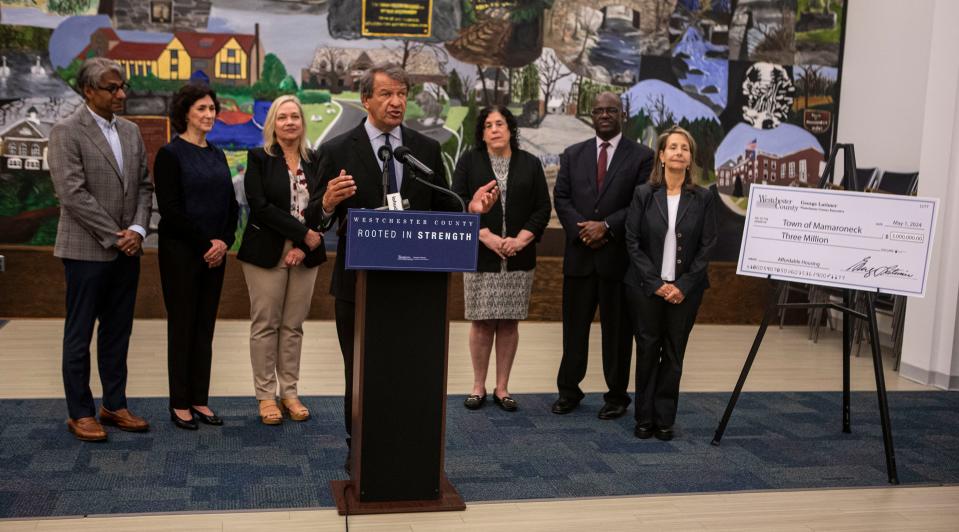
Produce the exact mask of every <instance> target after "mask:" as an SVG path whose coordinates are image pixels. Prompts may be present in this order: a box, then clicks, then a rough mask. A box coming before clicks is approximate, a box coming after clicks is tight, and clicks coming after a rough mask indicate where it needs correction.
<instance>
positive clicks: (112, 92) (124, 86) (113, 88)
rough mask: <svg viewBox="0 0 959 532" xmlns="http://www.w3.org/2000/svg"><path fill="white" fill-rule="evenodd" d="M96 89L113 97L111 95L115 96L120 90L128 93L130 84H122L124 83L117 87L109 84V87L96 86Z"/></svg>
mask: <svg viewBox="0 0 959 532" xmlns="http://www.w3.org/2000/svg"><path fill="white" fill-rule="evenodd" d="M97 88H98V89H100V90H102V91H107V92H109V93H110V95H111V96H113V95H116V93H117V91H118V90H122V91H123V92H128V91H129V90H130V84H129V83H126V82H124V83H121V84H119V85H113V84H111V85H107V86H106V87H99V86H98V87H97Z"/></svg>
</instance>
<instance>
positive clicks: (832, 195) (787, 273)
mask: <svg viewBox="0 0 959 532" xmlns="http://www.w3.org/2000/svg"><path fill="white" fill-rule="evenodd" d="M938 207H939V201H938V200H937V199H934V198H917V197H912V196H896V195H889V194H867V193H862V192H845V191H835V190H822V189H803V188H795V187H778V186H769V185H752V186H751V187H750V190H749V208H748V210H747V212H746V227H745V228H744V230H743V240H742V246H741V247H740V250H739V265H738V267H737V270H736V273H738V274H741V275H752V276H757V277H767V276H768V277H772V278H774V279H779V280H784V281H798V282H806V283H812V284H818V285H827V286H836V287H840V288H849V289H853V290H869V291H875V290H878V291H880V292H886V293H890V294H900V295H906V296H919V297H923V296H924V295H925V292H926V274H927V272H928V271H929V260H930V257H931V254H932V240H933V230H934V228H935V225H936V214H937V212H938Z"/></svg>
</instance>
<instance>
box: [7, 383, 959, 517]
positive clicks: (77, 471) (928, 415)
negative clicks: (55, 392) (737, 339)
mask: <svg viewBox="0 0 959 532" xmlns="http://www.w3.org/2000/svg"><path fill="white" fill-rule="evenodd" d="M516 398H517V399H518V401H519V403H520V405H521V406H520V410H519V411H518V412H516V413H513V414H509V413H506V412H502V411H500V410H499V409H497V408H495V407H493V406H492V405H487V406H486V408H484V409H482V410H479V411H476V412H472V411H467V410H465V409H464V408H463V407H462V404H461V401H462V398H461V397H458V396H457V397H452V398H450V399H449V405H448V412H449V414H448V415H449V417H448V423H447V427H448V433H447V453H446V457H447V458H446V460H447V462H446V470H447V473H448V475H449V478H450V480H451V481H452V482H453V484H454V485H455V486H456V487H457V489H459V491H460V493H461V494H462V495H463V498H464V499H465V500H466V501H467V502H473V501H491V500H497V501H501V500H513V499H534V498H535V499H539V498H554V497H599V496H615V495H632V494H651V493H688V492H710V491H735V490H761V489H783V488H826V487H853V486H885V485H887V483H886V471H885V461H884V457H883V450H882V437H881V432H880V427H879V418H878V413H877V408H876V398H875V394H874V393H866V392H861V393H855V394H853V402H852V407H853V409H852V414H853V418H852V419H853V433H852V434H842V432H841V431H840V394H839V393H745V394H743V396H742V398H741V400H740V402H739V406H738V407H737V409H736V411H735V412H734V414H733V418H732V422H731V423H730V426H729V428H728V430H727V432H726V435H725V437H724V439H723V444H722V446H721V447H713V446H711V445H710V444H709V442H710V439H711V438H712V435H713V431H714V430H715V428H716V424H717V422H718V420H719V417H720V415H721V414H722V410H723V408H724V407H725V404H726V401H727V399H728V398H729V394H728V393H686V394H683V396H682V398H681V400H680V413H679V426H678V434H677V437H676V439H675V440H673V441H671V442H668V443H666V442H660V441H657V440H655V439H653V440H645V441H641V440H637V439H635V438H634V437H633V435H632V429H633V421H632V419H630V418H628V417H627V418H622V419H618V420H615V421H601V420H599V419H597V418H596V412H597V410H598V409H599V407H600V406H601V404H602V398H601V396H599V395H596V394H593V395H590V396H588V397H587V399H586V400H585V401H584V402H583V404H582V405H581V406H580V408H579V409H578V410H576V411H575V412H573V413H572V414H569V415H566V416H556V415H553V414H551V413H550V412H549V407H550V404H551V403H552V401H553V399H554V396H553V395H552V394H535V395H517V396H516ZM304 402H305V403H306V404H307V405H308V406H309V407H310V409H311V410H312V412H313V414H314V418H313V419H312V420H311V421H309V422H306V423H299V424H297V423H292V422H289V421H287V422H285V423H284V424H283V425H282V426H280V427H267V426H264V425H261V424H260V423H259V421H258V419H257V418H256V417H255V403H254V401H253V399H252V398H215V399H214V400H213V401H212V405H213V407H214V408H215V409H216V410H217V411H218V413H220V414H221V416H223V417H224V418H225V420H226V426H224V427H220V428H215V427H207V426H202V425H201V428H200V430H199V431H197V432H186V431H181V430H177V429H175V428H174V427H173V426H172V424H171V423H170V422H169V421H167V420H168V417H167V416H168V414H166V404H167V401H166V399H165V398H154V399H133V400H131V406H132V407H133V408H134V410H135V411H136V412H138V413H141V414H142V415H145V416H146V417H148V418H149V419H150V420H151V421H152V422H153V428H152V429H151V430H150V432H148V433H145V434H130V433H124V432H120V431H118V430H115V429H112V428H108V431H109V433H110V440H109V442H107V443H82V442H79V441H77V440H75V439H74V438H73V437H72V436H71V435H70V434H69V433H67V431H66V428H65V426H64V418H65V411H66V409H65V405H64V403H63V401H62V400H54V399H45V400H5V401H0V518H11V517H41V516H65V515H87V514H110V513H141V512H173V511H191V512H193V511H206V510H217V511H225V510H240V509H267V508H312V507H324V506H326V507H329V506H332V505H333V502H332V499H331V497H330V493H329V488H328V483H329V481H330V480H333V479H342V478H345V474H344V472H343V470H342V469H341V467H342V463H343V458H344V456H345V451H346V448H345V445H344V443H343V437H342V436H343V435H342V428H341V422H340V412H341V410H340V405H341V399H340V398H339V397H308V398H305V399H304ZM890 405H891V409H892V424H893V434H894V437H895V444H896V457H897V462H898V466H899V476H900V480H901V481H902V482H903V484H951V483H959V416H956V412H959V393H950V392H896V393H890ZM26 413H29V415H25V414H26ZM631 414H632V410H630V415H631Z"/></svg>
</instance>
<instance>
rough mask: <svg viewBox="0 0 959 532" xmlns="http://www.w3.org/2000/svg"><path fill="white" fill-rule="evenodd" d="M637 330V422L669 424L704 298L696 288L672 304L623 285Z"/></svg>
mask: <svg viewBox="0 0 959 532" xmlns="http://www.w3.org/2000/svg"><path fill="white" fill-rule="evenodd" d="M626 297H627V300H628V301H629V310H630V317H631V319H632V321H633V329H634V330H635V331H636V340H637V348H636V349H637V353H636V423H637V424H641V423H643V424H645V423H651V424H653V425H655V426H657V427H661V428H667V427H672V426H673V424H674V423H675V422H676V407H677V403H678V401H679V380H680V378H681V377H682V375H683V356H684V355H685V353H686V343H687V342H688V341H689V333H690V331H691V330H692V328H693V324H694V323H695V322H696V313H697V312H698V311H699V305H700V303H702V301H703V290H702V289H697V290H694V291H692V292H691V293H689V294H686V298H685V299H684V300H683V302H682V303H680V304H678V305H674V304H672V303H668V302H666V300H665V299H663V298H661V297H659V296H657V295H655V294H654V295H652V296H647V295H646V294H645V293H644V292H643V291H642V290H641V289H639V288H636V287H633V286H628V285H627V286H626Z"/></svg>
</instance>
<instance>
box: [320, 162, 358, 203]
mask: <svg viewBox="0 0 959 532" xmlns="http://www.w3.org/2000/svg"><path fill="white" fill-rule="evenodd" d="M353 194H356V182H355V181H353V176H351V175H349V174H347V173H346V170H340V175H338V176H336V177H334V178H333V179H331V180H330V182H329V183H328V184H327V185H326V192H324V193H323V210H324V211H325V212H333V210H334V209H336V206H337V205H339V204H340V202H341V201H343V200H345V199H346V198H349V197H350V196H352V195H353Z"/></svg>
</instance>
